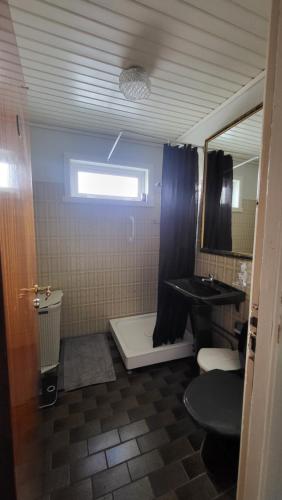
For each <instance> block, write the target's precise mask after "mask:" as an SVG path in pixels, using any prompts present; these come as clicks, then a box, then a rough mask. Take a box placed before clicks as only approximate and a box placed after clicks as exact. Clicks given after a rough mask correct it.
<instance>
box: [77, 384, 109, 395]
mask: <svg viewBox="0 0 282 500" xmlns="http://www.w3.org/2000/svg"><path fill="white" fill-rule="evenodd" d="M107 392H108V388H107V384H97V385H89V386H88V387H85V388H84V389H82V397H83V398H91V397H93V398H95V397H96V396H102V394H106V393H107Z"/></svg>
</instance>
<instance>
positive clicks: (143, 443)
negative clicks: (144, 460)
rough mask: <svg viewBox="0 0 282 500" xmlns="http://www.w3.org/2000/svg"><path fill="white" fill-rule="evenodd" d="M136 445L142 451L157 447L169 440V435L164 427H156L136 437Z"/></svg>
mask: <svg viewBox="0 0 282 500" xmlns="http://www.w3.org/2000/svg"><path fill="white" fill-rule="evenodd" d="M137 442H138V446H139V448H140V450H141V452H142V453H145V452H146V451H150V450H153V449H154V448H159V447H160V446H162V445H163V444H165V443H168V442H169V436H168V434H167V432H166V430H165V429H157V430H155V431H152V432H149V433H148V434H144V436H141V437H139V438H137Z"/></svg>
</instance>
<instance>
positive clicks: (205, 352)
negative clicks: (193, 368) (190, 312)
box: [197, 321, 248, 373]
mask: <svg viewBox="0 0 282 500" xmlns="http://www.w3.org/2000/svg"><path fill="white" fill-rule="evenodd" d="M247 331H248V322H247V321H246V322H245V323H244V324H243V325H242V329H241V331H240V334H238V333H239V332H238V333H237V338H238V339H239V341H238V349H236V350H233V349H230V348H222V347H204V348H202V349H200V350H199V352H198V356H197V363H198V366H199V368H200V373H206V372H210V371H211V370H223V371H234V370H240V368H242V356H244V354H245V350H246V342H247Z"/></svg>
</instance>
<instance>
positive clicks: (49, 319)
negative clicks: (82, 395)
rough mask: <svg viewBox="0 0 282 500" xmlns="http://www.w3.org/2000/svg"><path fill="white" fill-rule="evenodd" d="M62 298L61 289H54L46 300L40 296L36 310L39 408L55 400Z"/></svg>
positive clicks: (53, 402)
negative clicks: (38, 354)
mask: <svg viewBox="0 0 282 500" xmlns="http://www.w3.org/2000/svg"><path fill="white" fill-rule="evenodd" d="M62 298H63V292H62V290H54V291H53V292H52V294H51V295H50V297H48V299H47V300H46V299H45V296H42V297H41V298H40V306H39V310H38V315H39V347H40V371H41V386H40V408H44V407H46V406H52V405H54V404H55V403H56V401H57V393H58V365H59V358H60V322H61V321H60V320H61V306H62Z"/></svg>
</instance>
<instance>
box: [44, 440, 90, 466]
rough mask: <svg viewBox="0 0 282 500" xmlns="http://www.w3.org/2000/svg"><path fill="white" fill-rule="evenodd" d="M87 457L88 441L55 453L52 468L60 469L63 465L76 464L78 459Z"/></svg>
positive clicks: (74, 444)
mask: <svg viewBox="0 0 282 500" xmlns="http://www.w3.org/2000/svg"><path fill="white" fill-rule="evenodd" d="M87 455H88V449H87V441H79V442H78V443H73V444H71V445H69V446H65V447H64V448H61V449H60V450H58V451H55V452H54V453H53V457H52V467H53V468H55V467H60V466H61V465H64V464H68V463H71V462H75V461H76V460H77V459H78V458H83V457H86V456H87Z"/></svg>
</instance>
